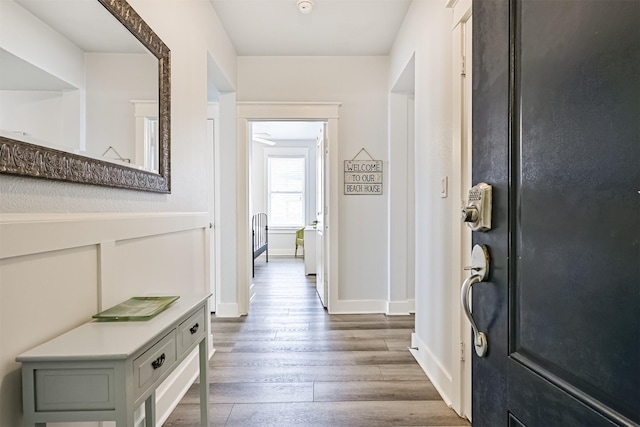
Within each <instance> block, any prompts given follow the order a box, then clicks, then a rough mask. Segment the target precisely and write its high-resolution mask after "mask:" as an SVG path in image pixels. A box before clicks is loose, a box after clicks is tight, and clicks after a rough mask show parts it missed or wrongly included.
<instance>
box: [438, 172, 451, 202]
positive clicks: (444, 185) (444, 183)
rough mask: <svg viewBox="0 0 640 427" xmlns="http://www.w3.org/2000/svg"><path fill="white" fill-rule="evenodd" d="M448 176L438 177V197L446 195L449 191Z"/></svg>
mask: <svg viewBox="0 0 640 427" xmlns="http://www.w3.org/2000/svg"><path fill="white" fill-rule="evenodd" d="M448 187H449V177H447V176H444V177H442V178H441V179H440V197H442V198H443V199H444V198H446V197H447V193H448V192H449V188H448Z"/></svg>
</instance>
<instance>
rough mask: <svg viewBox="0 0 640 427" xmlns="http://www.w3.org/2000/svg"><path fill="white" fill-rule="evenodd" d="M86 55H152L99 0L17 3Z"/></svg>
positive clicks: (24, 0) (23, 1)
mask: <svg viewBox="0 0 640 427" xmlns="http://www.w3.org/2000/svg"><path fill="white" fill-rule="evenodd" d="M15 1H16V3H18V4H19V5H20V6H22V7H23V8H24V9H26V10H27V11H28V12H30V13H31V14H32V15H34V16H35V17H37V18H38V19H40V20H41V21H43V22H44V23H45V24H47V25H49V26H50V27H51V28H53V29H54V30H55V31H57V32H58V33H60V34H61V35H63V36H64V37H66V38H67V39H68V40H70V41H71V42H72V43H74V44H75V45H76V46H78V47H79V48H80V49H82V50H83V51H84V52H117V53H148V51H147V49H146V48H145V47H144V46H143V45H142V43H140V42H139V41H138V40H137V39H136V38H135V37H134V36H133V35H132V34H131V33H130V32H129V30H127V29H126V28H125V27H124V26H123V25H122V24H121V23H120V22H118V20H117V19H116V18H115V17H114V16H113V15H111V13H109V11H108V10H107V9H105V8H104V6H102V5H101V4H100V3H99V2H97V1H96V0H64V2H60V1H51V0H15Z"/></svg>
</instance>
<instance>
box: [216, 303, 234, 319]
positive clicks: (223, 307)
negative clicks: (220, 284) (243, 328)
mask: <svg viewBox="0 0 640 427" xmlns="http://www.w3.org/2000/svg"><path fill="white" fill-rule="evenodd" d="M216 317H240V311H239V309H238V303H235V302H220V303H218V307H217V308H216Z"/></svg>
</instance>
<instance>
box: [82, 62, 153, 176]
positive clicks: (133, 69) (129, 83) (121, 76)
mask: <svg viewBox="0 0 640 427" xmlns="http://www.w3.org/2000/svg"><path fill="white" fill-rule="evenodd" d="M134 100H136V101H155V102H156V103H157V102H158V60H157V59H156V57H154V56H153V55H150V54H131V53H130V54H119V53H109V54H106V53H88V54H87V55H86V120H87V122H86V123H87V132H86V134H87V141H86V151H87V153H88V154H90V155H92V156H96V157H98V158H100V157H102V153H104V152H105V151H106V150H107V149H108V148H109V147H113V148H115V149H116V151H117V152H118V153H120V155H121V156H122V157H124V158H126V159H129V160H130V161H131V163H134V164H135V163H137V164H140V165H142V159H139V160H140V161H139V162H136V151H135V148H136V147H135V144H134V142H135V135H136V120H135V105H134V104H133V103H132V102H131V101H134ZM156 111H157V108H156ZM105 157H107V158H109V159H114V158H117V156H116V154H115V153H113V152H109V153H108V154H106V155H105Z"/></svg>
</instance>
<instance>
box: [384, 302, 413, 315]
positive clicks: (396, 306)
mask: <svg viewBox="0 0 640 427" xmlns="http://www.w3.org/2000/svg"><path fill="white" fill-rule="evenodd" d="M409 308H410V304H409V301H408V300H407V301H389V304H388V308H387V315H388V316H407V315H409V313H410V310H409Z"/></svg>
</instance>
